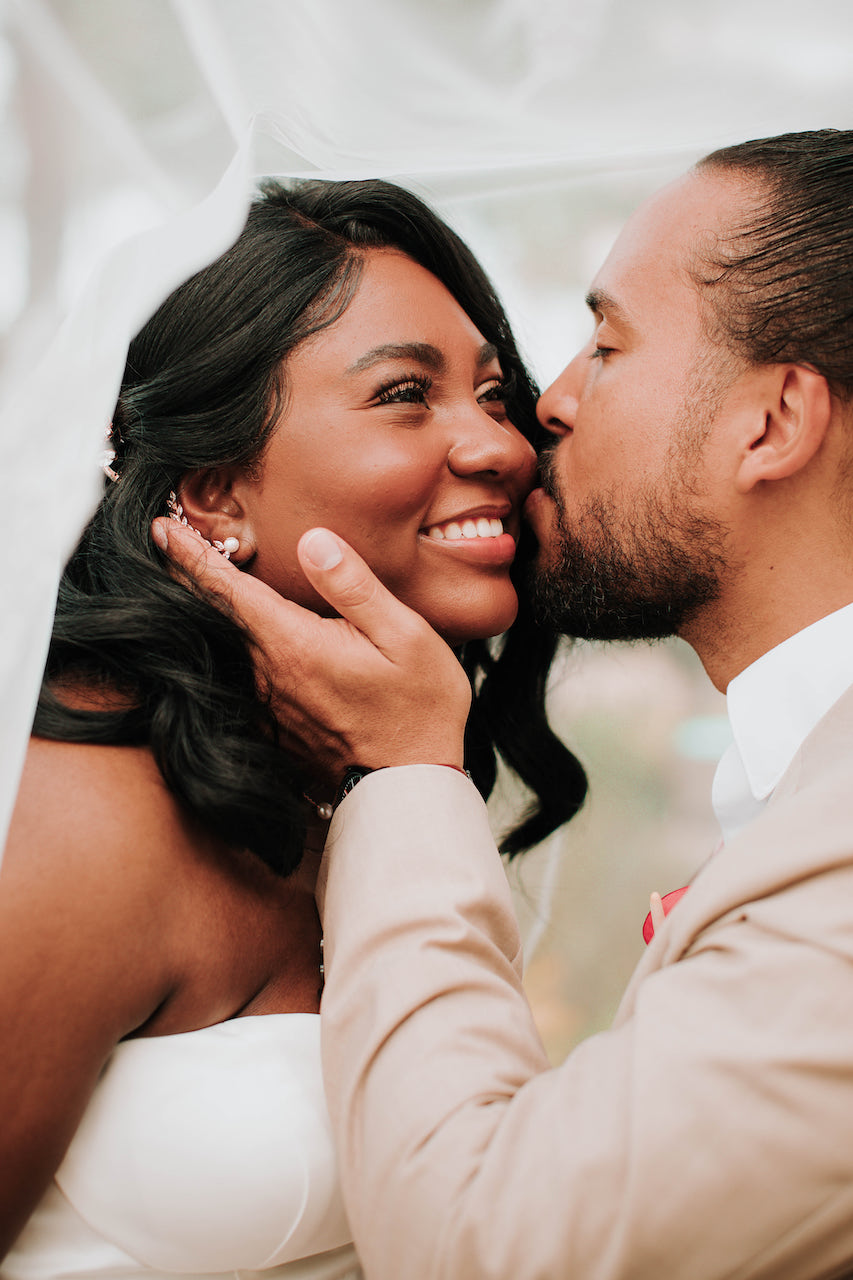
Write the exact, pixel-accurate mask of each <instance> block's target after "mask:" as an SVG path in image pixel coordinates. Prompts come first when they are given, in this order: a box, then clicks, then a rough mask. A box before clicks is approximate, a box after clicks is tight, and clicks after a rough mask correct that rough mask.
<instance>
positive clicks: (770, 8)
mask: <svg viewBox="0 0 853 1280" xmlns="http://www.w3.org/2000/svg"><path fill="white" fill-rule="evenodd" d="M0 22H2V36H3V39H2V41H1V42H0V95H2V102H3V108H4V110H3V113H2V126H0V128H1V129H2V132H0V148H2V157H3V164H2V167H0V278H2V281H3V287H2V289H0V326H2V332H3V337H2V343H3V346H2V355H3V365H2V375H0V376H1V377H2V381H1V382H0V387H2V392H3V409H2V416H0V474H2V477H3V483H4V502H3V509H4V518H3V544H2V545H3V556H2V563H0V573H2V586H3V597H2V599H3V604H2V645H0V697H2V712H0V762H2V768H0V837H2V834H3V832H4V831H5V826H6V821H7V818H8V814H9V810H10V807H11V803H12V800H13V798H14V794H15V790H16V786H17V780H18V776H19V770H20V765H21V761H22V756H23V750H24V744H25V741H26V737H27V733H28V730H29V725H30V721H31V717H32V712H33V707H34V703H35V697H36V692H37V688H38V683H39V678H40V673H41V667H42V665H43V662H44V656H45V652H46V646H47V637H48V633H49V629H50V622H51V616H52V608H53V599H54V591H55V586H56V582H57V578H58V575H59V573H60V570H61V566H62V563H63V560H64V558H65V557H66V556H67V554H68V552H69V551H70V549H71V547H72V546H73V544H74V542H75V539H76V537H77V535H78V533H79V531H80V529H81V527H82V525H83V523H84V522H85V520H86V519H87V517H88V514H89V512H90V511H91V509H92V506H93V504H94V502H95V501H96V499H97V494H98V491H99V485H100V472H99V469H98V460H99V454H100V452H101V449H102V441H103V435H104V431H105V428H106V425H107V422H108V420H109V417H110V413H111V408H112V404H113V402H114V399H115V394H116V390H117V387H118V384H119V380H120V376H121V371H122V368H123V362H124V353H125V348H126V345H127V342H128V340H129V338H130V337H131V336H132V334H133V333H134V332H135V330H136V329H137V328H138V327H139V326H140V324H141V323H142V322H143V321H144V320H145V318H146V317H147V316H148V315H149V314H150V312H151V311H152V310H153V308H154V307H155V306H156V305H157V304H158V302H159V301H160V300H161V299H162V297H163V296H164V295H165V294H166V293H167V292H168V291H169V290H170V289H171V288H173V287H174V286H175V285H176V284H177V283H178V282H179V281H180V280H181V279H182V278H184V277H185V276H187V275H188V274H190V273H191V272H192V271H193V270H195V269H197V268H198V267H199V266H201V265H202V264H203V263H205V262H206V261H208V260H209V259H211V258H212V257H214V256H215V255H216V254H218V253H219V252H220V251H221V250H222V249H223V248H224V247H225V246H226V245H227V243H228V242H229V240H230V239H231V238H233V236H234V235H235V234H236V233H237V231H238V229H239V227H240V225H241V223H242V219H243V215H244V211H245V206H246V201H247V199H248V195H249V192H250V190H251V185H252V179H253V177H254V175H256V174H258V173H269V172H274V173H280V174H287V175H309V174H310V175H315V176H321V177H332V178H338V177H367V176H384V177H390V178H392V179H395V180H397V181H400V182H403V183H404V184H407V185H411V186H413V187H414V188H415V189H417V190H418V191H419V192H420V193H421V194H423V195H425V196H426V197H427V198H428V199H429V200H430V201H431V202H432V203H433V204H435V205H436V206H437V207H438V208H439V209H440V211H441V212H442V213H443V214H444V215H445V216H446V217H447V218H448V219H449V220H450V221H451V222H452V223H453V224H454V225H455V226H456V227H457V228H458V229H459V230H460V231H461V233H462V234H463V235H464V236H465V237H466V238H467V239H468V240H469V242H470V243H471V244H472V246H473V247H474V249H475V251H476V252H477V253H478V254H479V255H480V257H481V258H482V260H483V261H484V262H485V264H486V266H487V267H488V269H489V270H490V271H491V274H492V275H493V276H494V277H495V279H496V283H497V285H498V288H499V291H500V292H501V293H502V294H503V296H504V298H505V299H506V300H507V303H508V305H509V309H510V312H511V315H512V318H513V320H514V322H515V324H516V327H517V331H518V332H519V334H520V338H521V341H522V345H523V347H524V348H525V349H526V352H527V354H528V356H529V357H530V359H531V361H532V364H533V366H534V368H535V369H536V371H537V373H538V375H539V377H540V378H541V379H542V380H545V379H547V378H549V377H551V376H553V375H554V374H555V373H556V372H557V370H558V368H559V367H560V363H561V361H562V360H563V359H564V357H567V356H568V355H569V354H570V353H571V352H572V350H573V347H574V345H575V343H576V342H577V340H578V337H579V334H580V329H579V327H580V326H584V325H585V319H584V317H583V309H582V307H581V306H580V305H579V303H578V294H579V291H580V290H582V289H583V286H584V283H585V281H586V279H587V277H588V275H589V274H590V271H591V270H592V269H593V268H594V266H595V265H596V263H597V261H598V260H599V259H600V257H601V255H602V252H603V250H604V249H606V247H607V242H608V240H609V239H610V238H611V236H612V234H613V231H614V230H615V228H616V226H617V224H618V222H619V221H620V220H621V219H622V218H623V217H624V215H625V213H626V212H627V211H628V209H629V208H630V207H631V206H632V205H633V204H634V203H636V201H637V200H638V199H639V198H641V197H642V196H643V195H644V194H645V193H646V192H647V191H648V190H649V189H651V188H652V187H654V186H657V185H659V183H660V182H661V181H663V180H665V179H666V178H667V177H668V176H670V174H673V173H675V172H677V171H678V170H680V169H682V168H684V167H685V166H686V165H687V164H689V163H690V162H691V161H692V160H693V159H694V158H696V157H697V156H698V155H699V154H701V153H703V152H704V151H707V150H709V149H711V148H712V147H713V146H716V145H720V144H722V143H724V142H727V141H735V140H740V139H742V138H746V137H756V136H762V135H765V134H769V133H777V132H781V131H783V130H787V129H804V128H817V127H822V126H826V125H831V126H835V127H840V128H844V127H850V126H851V124H853V119H851V114H853V113H852V112H851V106H853V88H851V76H850V71H851V57H853V6H850V5H849V3H848V0H811V3H810V4H808V5H804V4H803V3H802V0H716V2H715V3H714V4H713V5H710V4H708V3H706V0H359V2H358V3H352V0H0ZM0 847H2V838H0Z"/></svg>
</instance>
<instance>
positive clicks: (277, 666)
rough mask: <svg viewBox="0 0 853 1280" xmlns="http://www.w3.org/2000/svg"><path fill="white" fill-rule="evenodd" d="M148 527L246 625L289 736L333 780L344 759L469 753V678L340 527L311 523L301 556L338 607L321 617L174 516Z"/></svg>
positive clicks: (429, 760) (379, 762)
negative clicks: (465, 738) (384, 583)
mask: <svg viewBox="0 0 853 1280" xmlns="http://www.w3.org/2000/svg"><path fill="white" fill-rule="evenodd" d="M152 536H153V538H154V541H155V542H156V544H157V545H158V546H159V547H160V548H161V550H162V551H163V552H164V553H165V554H166V555H167V556H168V557H169V559H170V560H171V562H172V564H173V565H174V566H175V568H176V569H177V570H179V571H180V574H181V575H183V576H184V577H186V578H187V579H189V581H190V582H191V583H195V584H197V585H198V586H199V587H200V588H201V589H202V590H203V591H204V592H205V593H207V594H208V595H210V596H212V597H213V598H214V599H215V600H216V601H217V602H219V603H220V605H221V607H222V609H223V611H224V612H226V613H229V614H231V615H233V616H234V617H235V618H236V619H237V621H238V622H240V623H241V624H242V625H243V626H244V627H245V628H246V630H247V631H248V632H249V634H250V636H251V639H252V642H253V648H254V653H255V665H256V670H257V674H258V680H259V682H260V683H261V684H262V685H263V686H264V687H267V688H269V690H270V693H271V698H272V705H273V707H274V709H275V714H276V718H277V720H278V722H279V724H280V726H281V728H282V731H283V735H284V744H285V745H286V746H287V747H288V749H290V750H292V751H293V752H294V754H296V755H297V756H298V757H299V758H301V759H303V760H304V761H305V762H306V764H308V765H310V767H311V769H312V772H314V773H316V774H318V775H320V776H322V777H324V778H326V779H327V780H329V781H331V782H333V783H336V782H338V781H339V780H340V778H341V777H342V776H343V773H344V771H345V769H346V768H347V766H348V765H352V764H359V765H363V766H366V767H368V768H380V767H382V766H388V765H402V764H451V765H456V766H461V765H462V763H463V755H462V743H463V736H464V730H465V721H466V719H467V716H468V710H469V707H470V701H471V690H470V686H469V684H468V680H467V677H466V676H465V673H464V672H463V670H462V668H461V667H460V665H459V663H458V661H457V659H456V657H455V656H454V654H453V652H452V650H451V649H450V648H449V647H448V646H447V645H446V644H445V642H444V641H443V640H442V639H441V638H440V637H439V636H438V635H437V634H436V633H435V631H433V629H432V628H431V627H430V626H429V624H428V623H426V622H425V621H424V619H423V618H421V617H420V615H419V614H417V613H414V612H413V611H412V610H411V609H409V608H407V606H406V605H404V604H401V602H400V601H399V600H397V599H396V597H394V596H393V595H391V593H390V592H389V591H387V590H386V588H385V587H383V586H382V584H381V583H380V582H379V581H378V579H377V578H376V577H375V575H374V574H373V573H372V572H371V570H370V569H369V568H368V567H367V565H366V564H365V563H364V561H363V560H362V559H361V557H360V556H359V555H357V554H356V552H355V551H353V549H352V548H351V547H350V546H348V545H347V543H345V542H344V541H343V540H342V539H341V538H339V537H338V536H337V535H336V534H333V533H330V532H329V531H328V530H326V529H311V530H309V531H308V532H307V533H306V534H304V535H303V537H302V538H301V539H300V542H299V549H298V554H299V561H300V564H301V566H302V569H303V571H304V573H305V576H306V577H307V578H308V580H309V581H310V582H311V585H312V586H313V587H314V588H315V590H316V591H317V592H318V593H319V594H320V595H321V596H323V597H324V598H325V599H326V600H328V602H329V604H330V605H331V606H332V608H333V609H334V610H335V611H336V613H338V614H340V617H338V618H320V617H318V616H317V615H316V614H314V613H311V612H310V611H309V610H307V609H303V608H302V607H301V606H299V605H297V604H294V603H293V602H292V601H290V600H285V599H283V598H282V597H281V596H280V595H278V594H277V593H276V592H275V591H273V590H272V589H271V588H270V587H268V586H266V584H265V583H263V582H260V581H259V580H258V579H257V578H253V577H251V576H250V575H249V574H245V573H241V572H240V571H239V570H238V569H237V568H235V566H234V565H232V564H231V563H230V562H229V561H227V560H225V559H224V558H223V557H222V556H221V555H220V554H219V552H218V551H215V550H214V549H213V548H212V547H210V546H208V545H207V544H206V543H205V542H204V541H203V540H202V539H201V538H200V537H199V536H198V535H197V534H195V533H194V532H192V531H191V530H189V529H187V528H186V527H184V526H182V525H178V524H176V523H175V522H174V521H172V520H168V519H164V518H160V519H158V520H155V521H154V524H153V526H152Z"/></svg>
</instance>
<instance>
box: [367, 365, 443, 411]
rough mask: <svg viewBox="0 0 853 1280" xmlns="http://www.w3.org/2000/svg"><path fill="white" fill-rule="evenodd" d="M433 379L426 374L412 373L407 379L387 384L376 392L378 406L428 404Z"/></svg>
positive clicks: (398, 379)
mask: <svg viewBox="0 0 853 1280" xmlns="http://www.w3.org/2000/svg"><path fill="white" fill-rule="evenodd" d="M431 387H432V378H430V377H429V376H428V375H427V374H425V373H410V374H407V375H406V377H405V378H394V379H393V381H390V382H385V383H383V385H382V386H381V387H379V389H378V390H377V392H376V396H375V399H376V402H377V403H378V404H422V405H424V406H426V407H429V406H428V404H427V396H428V395H429V392H430V388H431Z"/></svg>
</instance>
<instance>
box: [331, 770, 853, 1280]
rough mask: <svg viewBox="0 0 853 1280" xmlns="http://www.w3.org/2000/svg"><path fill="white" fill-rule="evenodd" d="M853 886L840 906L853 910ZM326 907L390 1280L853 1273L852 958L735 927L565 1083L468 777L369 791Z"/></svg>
mask: <svg viewBox="0 0 853 1280" xmlns="http://www.w3.org/2000/svg"><path fill="white" fill-rule="evenodd" d="M845 874H846V881H844V882H843V883H842V882H841V881H839V883H838V884H836V885H835V887H834V890H833V891H835V892H843V893H846V894H847V895H848V896H849V895H851V894H853V882H851V878H850V872H849V869H847V870H846V872H845V871H844V869H843V868H841V869H839V871H838V875H840V876H842V877H843V876H844V875H845ZM790 892H791V893H794V894H796V892H797V886H793V887H792V888H791V890H790ZM319 898H320V903H321V911H322V914H323V919H324V929H325V935H326V943H325V946H326V957H327V980H326V989H325V992H324V996H323V1006H322V1026H323V1058H324V1074H325V1080H326V1088H327V1093H328V1097H329V1103H330V1108H331V1112H332V1119H333V1124H334V1127H335V1131H336V1137H337V1140H338V1143H339V1152H340V1161H341V1170H342V1178H343V1186H344V1198H345V1202H346V1204H347V1209H348V1213H349V1216H350V1220H351V1223H352V1227H353V1231H354V1234H355V1239H356V1244H357V1247H358V1249H359V1253H360V1256H361V1258H362V1261H363V1264H364V1267H365V1272H366V1275H367V1277H368V1278H369V1280H400V1277H404V1276H405V1277H406V1280H421V1278H423V1280H427V1278H429V1280H438V1278H439V1277H440V1278H441V1280H451V1278H452V1280H475V1278H476V1280H534V1278H535V1280H545V1278H546V1277H547V1278H548V1280H553V1278H554V1277H558V1276H566V1277H572V1280H624V1278H627V1277H634V1278H636V1277H640V1278H645V1277H648V1278H649V1280H651V1278H652V1277H654V1280H661V1277H664V1276H665V1277H666V1278H667V1280H713V1278H714V1277H724V1276H725V1277H735V1276H736V1277H744V1278H745V1277H747V1276H767V1277H771V1276H772V1277H773V1280H784V1277H789V1276H790V1277H795V1276H804V1277H805V1276H811V1277H814V1276H816V1275H822V1274H824V1266H825V1269H826V1271H827V1272H828V1271H829V1269H830V1268H831V1267H832V1266H834V1265H836V1264H837V1263H838V1262H840V1261H841V1260H842V1259H843V1258H845V1257H847V1258H849V1257H850V1256H853V1227H851V1222H853V1192H851V1185H853V1179H851V1174H853V1083H851V1081H852V1080H853V1066H851V1064H853V1031H851V1030H850V1027H849V1025H847V1026H844V1027H840V1026H839V1021H840V1020H839V1017H838V1012H837V1010H838V1007H839V1005H838V1001H839V996H840V993H841V991H842V989H843V992H844V995H843V997H842V998H843V999H844V1002H845V1004H846V1007H847V1008H848V1009H849V1008H850V1007H853V1006H851V1001H853V967H851V965H850V961H849V957H847V958H846V959H845V958H844V956H843V955H841V954H840V953H839V950H838V949H836V948H833V947H810V946H808V945H806V944H805V943H798V942H796V941H795V940H792V938H790V937H785V936H784V934H783V933H782V934H780V930H779V928H778V927H777V925H776V924H775V923H773V921H774V920H775V917H772V916H771V917H769V918H768V919H762V916H761V911H760V909H759V910H758V911H757V913H756V914H755V918H752V916H751V914H750V912H735V913H730V914H729V916H727V917H726V918H724V919H723V920H721V921H720V922H719V923H718V924H716V925H715V926H714V927H713V928H712V929H709V930H707V931H706V932H704V933H703V934H702V936H701V937H700V939H698V940H697V941H696V943H695V945H694V946H693V947H692V948H691V949H690V950H689V952H688V953H687V954H686V955H685V956H684V957H683V958H682V959H680V960H679V962H678V963H676V964H671V965H668V966H667V967H665V968H661V969H659V970H657V971H656V972H653V973H651V974H649V976H648V977H647V978H646V979H645V980H644V981H643V982H642V983H641V984H640V986H639V989H638V990H637V992H636V996H635V999H634V1001H633V1008H632V1010H631V1013H630V1016H627V1017H625V1018H624V1019H623V1020H622V1021H621V1024H620V1025H619V1026H618V1027H617V1028H615V1029H613V1030H610V1031H608V1032H605V1033H603V1034H599V1035H597V1036H593V1037H591V1038H590V1039H589V1040H587V1041H585V1042H584V1043H583V1044H581V1045H580V1046H579V1047H578V1048H577V1049H576V1050H574V1051H573V1052H572V1053H571V1054H570V1055H569V1057H568V1059H567V1060H566V1062H565V1063H564V1064H562V1065H561V1066H559V1067H557V1068H554V1069H549V1067H548V1063H547V1061H546V1058H545V1054H544V1051H543V1048H542V1045H541V1042H540V1040H539V1037H538V1035H537V1032H536V1030H535V1026H534V1023H533V1020H532V1016H531V1013H530V1009H529V1007H528V1005H527V1002H526V1000H525V997H524V994H523V991H522V987H521V982H520V977H519V972H520V964H519V961H520V954H519V952H520V946H519V938H518V931H517V928H516V924H515V920H514V916H513V911H512V906H511V901H510V895H509V891H508V888H507V884H506V879H505V876H504V873H503V868H502V865H501V862H500V859H499V857H498V855H497V852H496V850H495V846H494V843H493V840H492V837H491V834H490V831H489V825H488V821H487V816H486V811H485V806H484V805H483V803H482V801H481V799H480V797H479V796H478V794H477V793H476V791H475V789H474V788H473V787H472V786H471V785H470V784H469V783H468V782H467V781H466V780H465V779H464V778H463V777H462V776H461V775H459V774H456V773H455V772H453V771H452V770H449V769H443V768H440V767H431V766H413V767H409V768H406V769H388V770H383V771H381V772H378V773H376V774H374V775H371V776H370V777H369V778H367V779H365V780H364V781H363V782H362V783H360V784H359V786H358V787H356V788H355V790H354V791H353V793H352V794H351V795H350V796H349V797H348V798H347V799H346V801H345V802H344V804H343V805H342V806H341V807H340V809H339V810H338V812H337V813H336V815H335V818H334V820H333V824H332V828H331V831H330V835H329V840H328V843H327V848H326V856H325V860H324V866H323V870H322V871H321V889H320V894H319ZM777 907H778V904H777ZM793 910H794V911H795V912H796V910H797V907H796V903H794V904H793ZM842 950H843V948H842ZM792 963H793V965H794V967H795V968H797V969H798V970H800V971H802V972H803V973H804V974H805V977H806V982H805V985H803V984H800V987H799V989H798V990H795V991H793V992H792V991H791V983H790V978H791V966H792ZM845 1021H846V1023H847V1024H850V1023H853V1020H851V1019H849V1018H847V1019H845Z"/></svg>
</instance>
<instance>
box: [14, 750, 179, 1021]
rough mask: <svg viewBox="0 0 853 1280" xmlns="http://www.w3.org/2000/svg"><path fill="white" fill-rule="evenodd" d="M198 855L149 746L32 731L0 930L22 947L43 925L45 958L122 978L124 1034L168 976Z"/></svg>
mask: <svg viewBox="0 0 853 1280" xmlns="http://www.w3.org/2000/svg"><path fill="white" fill-rule="evenodd" d="M197 860H198V852H197V849H196V840H195V837H194V833H193V832H192V831H191V830H190V828H189V826H188V824H187V822H186V820H185V818H184V817H183V815H182V813H181V811H180V807H179V806H178V804H177V803H176V801H175V799H174V797H173V796H172V795H171V794H170V793H169V791H168V789H167V787H166V786H165V784H164V782H163V780H162V777H161V775H160V773H159V770H158V769H157V766H156V764H155V763H154V761H153V759H152V758H151V755H150V753H149V752H148V751H146V750H144V749H138V748H128V747H110V746H95V745H89V744H78V743H67V742H49V741H45V740H42V739H33V740H32V742H31V743H30V747H29V750H28V752H27V758H26V761H25V765H24V770H23V774H22V778H21V784H20V788H19V792H18V798H17V802H16V804H15V809H14V812H13V815H12V820H11V824H10V828H9V834H8V839H7V842H6V849H5V853H4V857H3V865H2V869H0V927H2V929H3V932H4V934H5V935H6V936H7V937H16V938H18V940H19V945H20V946H22V947H23V948H24V949H25V950H26V949H28V948H27V945H26V944H27V941H28V940H29V941H32V940H33V938H34V936H35V935H37V934H38V932H39V931H40V930H42V929H43V930H45V931H47V930H49V936H48V935H47V933H46V934H45V937H44V938H43V939H42V944H41V945H42V946H43V948H44V952H45V956H46V957H47V956H50V957H51V959H52V962H53V963H57V964H65V963H71V964H75V963H77V962H78V960H79V961H80V963H81V967H82V968H84V969H86V970H87V971H88V973H89V976H90V978H94V977H95V971H96V970H97V969H98V968H99V967H103V970H104V973H103V975H102V976H103V978H104V980H107V973H111V975H112V980H113V981H115V980H116V979H117V978H118V979H119V983H120V985H121V983H124V984H125V994H126V998H127V1007H126V1008H125V1009H123V1010H120V1009H119V1008H118V1007H117V1008H116V1010H115V1012H116V1015H117V1016H118V1017H119V1019H120V1021H121V1022H125V1021H128V1020H129V1025H128V1026H125V1027H123V1028H122V1029H121V1034H124V1033H125V1032H126V1031H127V1030H129V1029H131V1027H132V1026H134V1025H136V1022H135V1021H134V1019H138V1017H139V1015H140V1014H141V1015H142V1016H147V1012H146V1006H148V1005H151V1004H152V1002H155V1001H156V1000H159V999H161V998H162V996H163V994H164V989H165V988H166V987H167V986H168V985H169V982H170V981H171V978H170V971H171V969H173V968H174V967H175V966H176V965H177V963H178V957H179V953H180V911H181V900H182V893H181V885H182V884H183V883H184V882H185V881H186V878H187V877H186V867H187V866H192V865H194V862H195V861H197ZM22 931H23V933H24V935H25V936H21V935H22ZM116 994H117V995H118V994H119V992H118V990H117V993H116ZM148 1012H150V1010H148Z"/></svg>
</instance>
